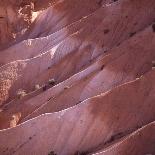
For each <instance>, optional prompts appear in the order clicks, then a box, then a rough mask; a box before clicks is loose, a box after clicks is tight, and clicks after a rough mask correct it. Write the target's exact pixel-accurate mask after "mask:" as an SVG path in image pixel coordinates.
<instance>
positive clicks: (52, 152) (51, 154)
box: [48, 151, 57, 155]
mask: <svg viewBox="0 0 155 155" xmlns="http://www.w3.org/2000/svg"><path fill="white" fill-rule="evenodd" d="M48 155H57V154H56V153H55V152H54V151H51V152H49V153H48Z"/></svg>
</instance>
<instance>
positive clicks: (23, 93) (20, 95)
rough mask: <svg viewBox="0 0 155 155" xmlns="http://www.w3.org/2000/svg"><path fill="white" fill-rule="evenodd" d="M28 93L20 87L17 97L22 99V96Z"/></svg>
mask: <svg viewBox="0 0 155 155" xmlns="http://www.w3.org/2000/svg"><path fill="white" fill-rule="evenodd" d="M26 95H27V94H26V91H25V90H22V89H19V90H18V91H17V98H18V99H21V98H23V97H24V96H26Z"/></svg>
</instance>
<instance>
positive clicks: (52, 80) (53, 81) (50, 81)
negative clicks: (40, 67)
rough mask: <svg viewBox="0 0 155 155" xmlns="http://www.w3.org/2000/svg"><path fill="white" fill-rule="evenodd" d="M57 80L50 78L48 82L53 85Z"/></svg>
mask: <svg viewBox="0 0 155 155" xmlns="http://www.w3.org/2000/svg"><path fill="white" fill-rule="evenodd" d="M55 82H56V81H55V79H49V81H48V84H49V85H52V86H53V85H55Z"/></svg>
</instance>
